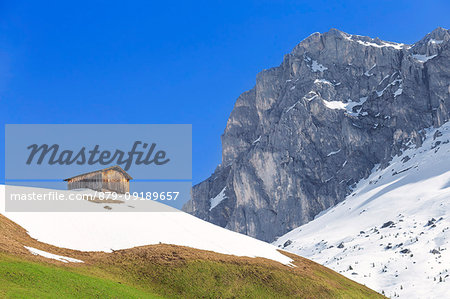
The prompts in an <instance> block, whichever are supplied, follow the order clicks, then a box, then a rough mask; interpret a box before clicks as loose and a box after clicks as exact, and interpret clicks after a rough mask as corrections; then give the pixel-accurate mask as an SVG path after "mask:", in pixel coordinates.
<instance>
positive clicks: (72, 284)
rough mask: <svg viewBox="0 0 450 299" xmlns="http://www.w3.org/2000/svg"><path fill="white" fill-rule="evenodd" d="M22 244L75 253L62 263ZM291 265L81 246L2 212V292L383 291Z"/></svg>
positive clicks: (365, 294) (228, 294)
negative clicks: (58, 241)
mask: <svg viewBox="0 0 450 299" xmlns="http://www.w3.org/2000/svg"><path fill="white" fill-rule="evenodd" d="M24 246H30V247H34V248H37V249H40V250H44V251H46V252H50V253H54V254H58V255H63V256H67V257H72V258H76V259H80V260H82V261H84V263H76V264H73V263H69V264H65V263H62V262H59V261H55V260H51V259H47V258H44V257H41V256H35V255H32V254H31V253H30V252H29V251H28V250H27V249H25V247H24ZM283 254H286V255H288V256H289V257H291V258H292V259H293V264H294V265H295V267H290V266H286V265H283V264H280V263H278V262H275V261H272V260H268V259H263V258H249V257H237V256H231V255H224V254H219V253H216V252H211V251H204V250H197V249H193V248H189V247H183V246H175V245H167V244H159V245H151V246H143V247H137V248H132V249H127V250H119V251H115V252H113V253H102V252H80V251H74V250H69V249H64V248H58V247H55V246H51V245H48V244H45V243H41V242H39V241H37V240H35V239H32V238H31V237H30V236H29V235H28V234H27V232H26V231H25V230H24V229H23V228H22V227H20V226H18V225H17V224H15V223H14V222H12V221H10V220H8V219H7V218H5V217H4V216H2V215H0V298H58V299H60V298H384V297H383V296H381V295H380V294H378V293H376V292H374V291H372V290H370V289H369V288H367V287H365V286H363V285H360V284H358V283H356V282H354V281H352V280H350V279H347V278H346V277H344V276H342V275H340V274H338V273H336V272H334V271H332V270H330V269H328V268H326V267H323V266H321V265H319V264H317V263H314V262H312V261H310V260H307V259H304V258H302V257H299V256H296V255H294V254H290V253H287V252H283Z"/></svg>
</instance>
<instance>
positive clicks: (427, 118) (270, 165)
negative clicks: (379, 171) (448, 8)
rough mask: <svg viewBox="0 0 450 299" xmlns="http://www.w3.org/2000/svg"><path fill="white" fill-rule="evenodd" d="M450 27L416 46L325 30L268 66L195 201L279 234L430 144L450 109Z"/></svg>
mask: <svg viewBox="0 0 450 299" xmlns="http://www.w3.org/2000/svg"><path fill="white" fill-rule="evenodd" d="M449 39H450V32H449V31H448V30H446V29H443V28H437V29H435V30H434V31H433V32H431V33H429V34H427V35H426V36H425V37H424V38H423V39H422V40H420V41H418V42H417V43H415V44H413V45H405V44H399V43H393V42H386V41H382V40H380V39H378V38H375V39H372V38H369V37H364V36H358V35H350V34H347V33H344V32H341V31H339V30H336V29H331V30H330V31H329V32H326V33H323V34H320V33H314V34H312V35H311V36H309V37H308V38H306V39H305V40H303V41H302V42H301V43H300V44H298V45H297V46H296V47H295V48H294V49H293V50H292V52H291V53H289V54H287V55H285V57H284V59H283V62H282V63H281V65H280V66H278V67H275V68H271V69H268V70H264V71H262V72H261V73H259V74H258V76H257V78H256V85H255V87H254V88H252V89H251V90H249V91H247V92H244V93H243V94H242V95H241V96H240V97H239V98H238V99H237V101H236V104H235V106H234V109H233V111H232V113H231V115H230V117H229V119H228V122H227V126H226V128H225V132H224V134H223V135H222V148H223V154H222V164H221V165H219V166H218V167H217V169H216V170H215V172H214V173H213V174H212V175H211V177H210V178H208V179H207V180H205V181H204V182H202V183H200V184H198V185H196V186H194V188H193V191H192V199H191V200H190V201H189V202H188V203H186V205H185V206H184V210H185V211H187V212H189V213H191V214H193V215H195V216H197V217H199V218H201V219H204V220H207V221H209V222H212V223H214V224H217V225H220V226H222V227H225V228H228V229H231V230H234V231H237V232H240V233H244V234H247V235H250V236H252V237H256V238H258V239H261V240H264V241H274V240H275V239H276V238H277V237H279V236H281V235H283V234H285V233H287V232H288V231H290V230H292V229H294V228H296V227H298V226H300V225H302V224H305V223H307V222H309V221H311V220H312V219H314V217H315V216H316V215H317V214H319V213H320V212H321V211H324V210H326V209H328V208H330V207H332V206H334V205H336V204H338V203H339V202H341V201H342V200H344V199H345V197H346V196H347V195H348V194H350V193H351V192H352V189H353V188H354V187H355V185H356V183H358V182H359V181H360V180H362V179H364V178H367V177H368V176H369V175H370V174H371V171H372V169H373V168H374V166H375V165H377V164H379V165H380V166H381V167H382V168H385V167H386V166H387V165H388V163H389V161H391V159H392V157H393V156H395V155H396V154H400V153H401V152H402V151H403V150H404V149H406V148H408V147H410V146H411V145H414V146H419V147H420V146H421V145H422V142H423V139H424V136H425V133H424V132H425V131H424V129H425V128H429V127H439V126H442V125H443V124H444V123H445V122H446V121H447V120H448V119H449V111H450V96H449V94H450V43H449Z"/></svg>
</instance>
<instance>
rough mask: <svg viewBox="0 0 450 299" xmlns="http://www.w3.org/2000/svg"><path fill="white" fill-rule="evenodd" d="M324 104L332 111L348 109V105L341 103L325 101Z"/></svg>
mask: <svg viewBox="0 0 450 299" xmlns="http://www.w3.org/2000/svg"><path fill="white" fill-rule="evenodd" d="M323 103H324V104H325V106H327V107H328V108H330V109H344V110H345V107H347V104H346V103H344V102H341V101H326V100H323Z"/></svg>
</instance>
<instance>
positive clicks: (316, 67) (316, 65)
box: [311, 60, 328, 73]
mask: <svg viewBox="0 0 450 299" xmlns="http://www.w3.org/2000/svg"><path fill="white" fill-rule="evenodd" d="M311 70H312V71H313V72H321V73H323V71H326V70H328V68H327V67H325V66H323V65H321V64H320V63H318V62H317V61H315V60H313V61H312V65H311Z"/></svg>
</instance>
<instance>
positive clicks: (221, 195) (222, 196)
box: [209, 136, 261, 211]
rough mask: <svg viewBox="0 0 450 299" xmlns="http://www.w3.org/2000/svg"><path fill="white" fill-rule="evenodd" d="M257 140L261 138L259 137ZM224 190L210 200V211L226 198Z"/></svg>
mask: <svg viewBox="0 0 450 299" xmlns="http://www.w3.org/2000/svg"><path fill="white" fill-rule="evenodd" d="M259 138H261V136H260V137H259ZM226 189H227V187H225V188H223V190H222V191H220V193H219V194H217V196H216V197H214V198H211V199H210V203H211V207H210V208H209V210H210V211H211V210H212V209H214V208H215V207H217V205H218V204H220V203H221V202H222V201H223V200H224V199H226V198H227V196H226V195H225V190H226Z"/></svg>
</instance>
